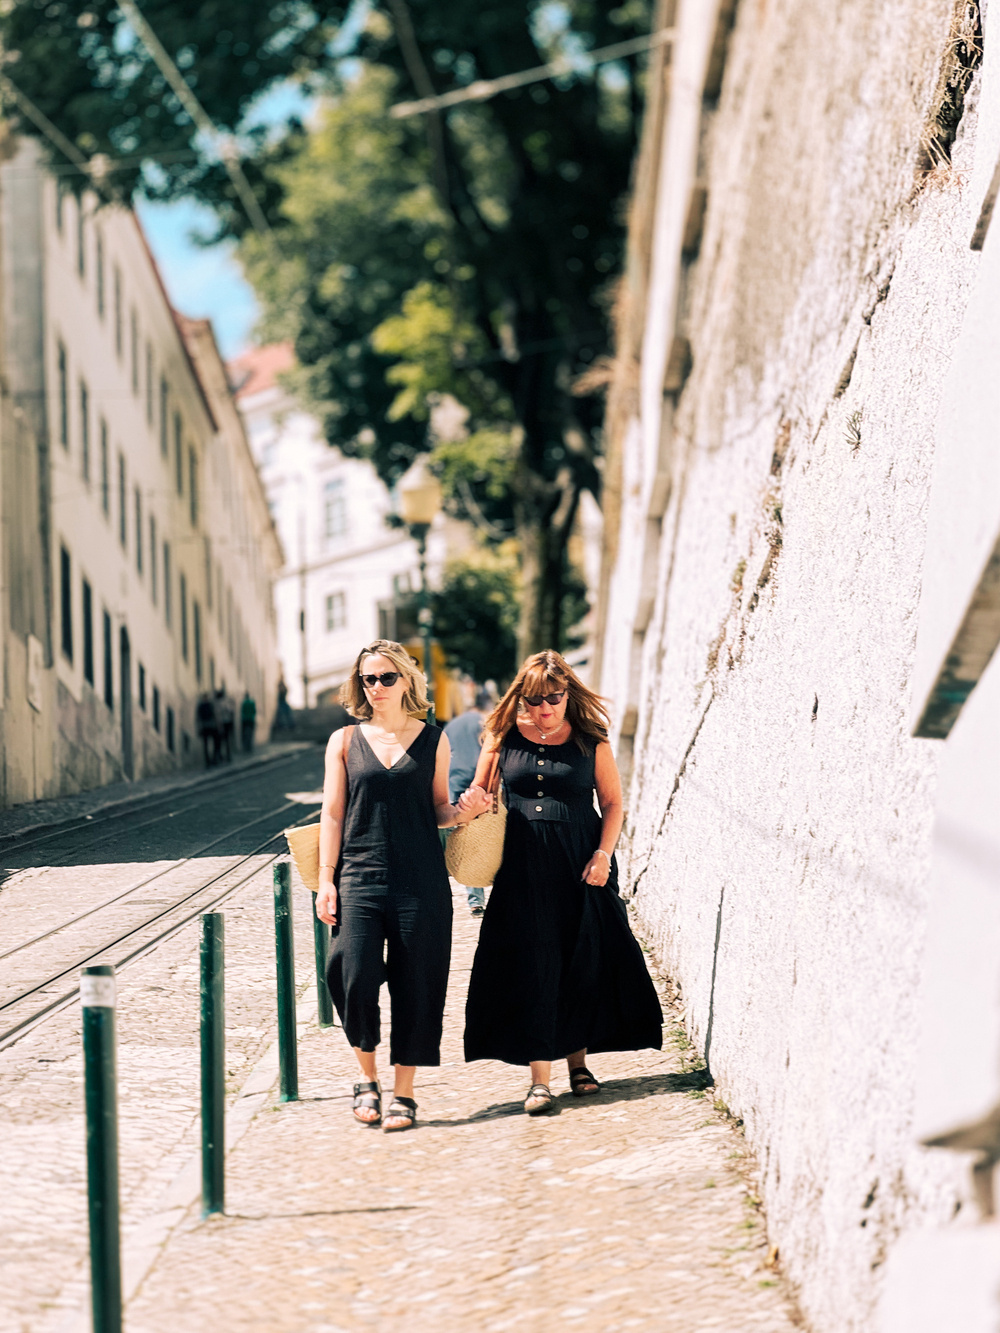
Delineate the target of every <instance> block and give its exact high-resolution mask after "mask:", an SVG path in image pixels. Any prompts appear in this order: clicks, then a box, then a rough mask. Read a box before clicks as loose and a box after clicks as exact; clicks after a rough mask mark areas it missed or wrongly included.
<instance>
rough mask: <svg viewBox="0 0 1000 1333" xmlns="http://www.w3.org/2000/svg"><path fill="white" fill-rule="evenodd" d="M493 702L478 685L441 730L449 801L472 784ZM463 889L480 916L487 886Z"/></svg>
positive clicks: (473, 910) (472, 910)
mask: <svg viewBox="0 0 1000 1333" xmlns="http://www.w3.org/2000/svg"><path fill="white" fill-rule="evenodd" d="M492 706H493V700H492V699H491V698H490V695H489V691H488V690H485V689H483V688H482V687H481V686H479V687H477V689H476V697H475V701H474V703H473V705H472V707H471V708H468V709H466V711H465V712H464V713H460V714H459V716H458V717H453V718H452V719H451V721H450V722H449V723H448V724H447V725H446V727H445V729H444V734H445V735H446V736H447V737H448V742H449V744H450V745H451V767H450V768H449V770H448V783H449V786H450V788H451V799H452V801H457V800H458V798H459V797H460V796H461V795H462V793H463V792H464V791H465V790H466V788H468V787H471V786H472V780H473V778H474V777H475V775H476V765H477V764H478V763H479V752H480V750H481V749H482V745H483V723H484V722H485V721H486V715H487V713H488V712H489V711H490V709H491V708H492ZM465 892H466V896H467V898H468V903H469V911H470V912H471V913H472V915H473V916H482V914H483V911H484V909H485V907H486V889H485V888H477V887H473V886H472V885H467V886H466V889H465Z"/></svg>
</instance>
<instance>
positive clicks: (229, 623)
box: [226, 588, 236, 662]
mask: <svg viewBox="0 0 1000 1333" xmlns="http://www.w3.org/2000/svg"><path fill="white" fill-rule="evenodd" d="M226 629H227V631H228V632H227V635H226V638H227V639H228V646H229V660H230V661H231V662H235V661H236V654H235V652H234V651H233V590H232V588H227V589H226Z"/></svg>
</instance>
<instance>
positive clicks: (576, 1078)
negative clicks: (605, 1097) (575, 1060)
mask: <svg viewBox="0 0 1000 1333" xmlns="http://www.w3.org/2000/svg"><path fill="white" fill-rule="evenodd" d="M588 1083H590V1084H593V1086H592V1087H589V1088H588V1087H586V1084H588ZM569 1086H570V1087H571V1088H572V1089H573V1096H574V1097H593V1096H594V1095H595V1093H598V1092H600V1090H601V1085H600V1083H598V1081H597V1079H596V1078H594V1076H593V1074H592V1073H591V1072H590V1070H589V1069H588V1068H587V1066H586V1065H577V1067H576V1069H571V1070H570V1071H569Z"/></svg>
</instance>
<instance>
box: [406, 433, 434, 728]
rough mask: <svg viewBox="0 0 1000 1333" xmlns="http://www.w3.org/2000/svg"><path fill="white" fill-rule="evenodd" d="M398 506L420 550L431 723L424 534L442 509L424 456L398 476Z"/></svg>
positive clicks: (430, 620) (422, 625)
mask: <svg viewBox="0 0 1000 1333" xmlns="http://www.w3.org/2000/svg"><path fill="white" fill-rule="evenodd" d="M397 489H398V491H399V506H400V510H401V511H402V519H403V522H404V523H405V524H406V526H407V527H408V528H409V530H410V536H411V537H413V538H414V539H415V541H416V543H417V550H418V551H419V552H420V612H419V615H418V617H417V618H418V620H419V622H420V637H421V639H422V640H423V644H424V673H425V674H426V676H427V692H428V695H429V697H430V701H431V706H430V708H429V709H428V712H427V721H428V722H429V723H431V725H433V724H434V670H433V665H432V663H431V629H432V625H433V619H434V617H433V614H432V612H431V607H430V598H429V596H428V589H427V533H428V532H429V531H430V526H431V524H432V523H433V522H434V520H435V518H436V517H437V515H438V514H439V513H440V510H441V483H440V482H439V481H438V479H437V477H435V475H434V473H433V472H432V471H431V470H430V468H429V467H428V466H427V460H426V459H425V458H423V457H418V458H416V459H415V460H414V461H413V463H411V465H410V467H409V468H408V469H407V470H406V472H405V473H404V474H403V476H402V477H401V478H400V481H399V486H398V488H397Z"/></svg>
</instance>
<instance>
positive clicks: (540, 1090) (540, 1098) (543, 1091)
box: [524, 1083, 555, 1115]
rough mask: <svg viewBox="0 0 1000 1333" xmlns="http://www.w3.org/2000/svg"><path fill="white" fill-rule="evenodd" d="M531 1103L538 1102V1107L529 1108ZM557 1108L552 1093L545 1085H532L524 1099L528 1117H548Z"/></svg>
mask: <svg viewBox="0 0 1000 1333" xmlns="http://www.w3.org/2000/svg"><path fill="white" fill-rule="evenodd" d="M530 1101H537V1102H538V1105H537V1106H529V1105H528V1103H529V1102H530ZM554 1106H555V1102H554V1101H553V1100H552V1093H551V1092H550V1091H549V1089H548V1088H547V1087H546V1085H545V1084H544V1083H532V1085H531V1087H530V1088H529V1089H528V1095H527V1097H525V1099H524V1109H525V1111H527V1113H528V1115H546V1114H547V1113H548V1112H549V1111H551V1110H552V1108H553V1107H554Z"/></svg>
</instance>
